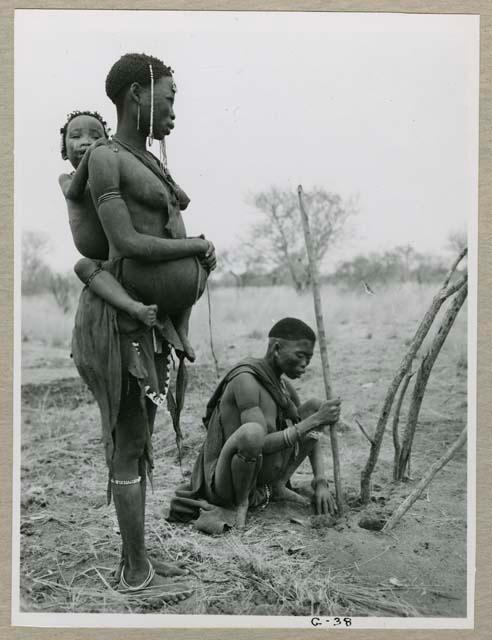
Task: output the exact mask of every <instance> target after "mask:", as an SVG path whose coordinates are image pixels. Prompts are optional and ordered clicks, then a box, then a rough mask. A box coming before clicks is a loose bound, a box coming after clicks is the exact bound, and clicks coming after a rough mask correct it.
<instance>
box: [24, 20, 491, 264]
mask: <svg viewBox="0 0 492 640" xmlns="http://www.w3.org/2000/svg"><path fill="white" fill-rule="evenodd" d="M478 33H479V21H478V17H476V16H459V15H454V16H453V15H446V16H444V15H410V14H405V15H404V14H356V13H344V14H342V13H278V12H275V13H265V12H167V11H166V12H164V11H163V12H146V11H131V12H130V11H47V10H43V11H28V10H22V11H16V17H15V218H16V222H17V223H18V224H20V225H21V229H22V230H26V229H32V230H39V231H43V232H44V233H45V234H47V235H48V237H49V239H50V250H49V252H48V254H47V256H46V259H47V261H48V262H49V264H50V266H51V267H52V268H53V269H55V270H60V271H66V270H69V269H71V268H72V266H73V264H74V263H75V262H76V260H77V259H78V257H79V255H78V253H77V251H76V250H75V248H74V246H73V242H72V239H71V235H70V230H69V226H68V216H67V213H66V206H65V203H64V199H63V196H62V194H61V191H60V188H59V186H58V176H59V174H60V173H65V172H68V171H70V170H71V167H69V166H68V162H66V161H63V160H62V159H61V156H60V151H59V144H60V140H59V129H60V127H61V126H62V125H63V124H64V122H65V120H66V115H67V114H68V113H69V112H70V111H72V110H74V109H90V110H97V111H99V112H100V113H102V114H103V116H104V117H105V119H106V120H107V121H108V123H109V124H110V126H111V128H112V129H113V131H114V130H115V128H116V112H115V108H114V105H113V104H112V103H111V102H110V100H109V99H108V98H107V97H106V95H105V91H104V82H105V78H106V75H107V73H108V71H109V69H110V68H111V66H112V64H113V63H114V62H116V60H117V59H118V58H119V57H120V56H121V55H123V54H124V53H128V52H134V51H135V52H145V53H149V54H152V55H155V56H157V57H158V58H161V59H162V60H163V61H164V62H165V63H166V64H169V65H170V66H171V67H172V68H173V69H174V71H175V79H176V83H177V86H178V92H177V96H176V102H175V111H176V123H175V124H176V127H175V129H174V131H173V133H172V134H171V136H169V138H168V139H167V150H168V163H169V168H170V170H171V173H172V174H173V177H174V178H175V179H176V180H177V182H178V183H179V184H180V185H181V186H182V187H183V188H184V189H185V191H186V192H187V193H188V195H189V196H190V197H191V205H190V207H189V208H188V210H187V211H186V212H185V213H184V216H185V222H186V225H187V229H188V232H189V234H190V235H196V234H197V233H202V232H203V233H205V234H206V235H207V237H209V238H210V239H212V240H213V241H214V243H215V245H216V248H217V253H218V255H219V256H220V252H221V251H224V250H226V249H228V248H230V247H232V246H236V247H240V242H241V239H242V238H244V237H245V235H246V234H247V231H248V229H249V228H250V227H251V225H252V224H253V223H254V222H255V221H257V220H259V216H260V215H261V214H259V213H258V212H257V211H256V210H255V209H254V208H253V207H252V206H251V205H250V204H248V202H250V198H251V195H252V194H254V193H257V192H260V191H263V190H267V189H269V188H270V187H271V186H277V187H279V188H284V189H292V190H294V189H296V187H297V185H298V184H302V185H303V187H304V190H309V188H310V187H313V186H315V185H317V186H320V187H323V188H325V189H326V190H328V191H331V192H335V193H339V194H340V195H341V196H342V197H343V198H345V199H347V200H348V199H351V198H356V199H357V203H358V210H359V213H358V214H357V216H356V218H355V219H354V222H353V224H352V226H351V229H350V234H348V236H347V238H346V239H345V240H344V241H343V242H342V243H341V244H340V245H339V246H337V247H335V248H333V249H331V250H330V251H329V254H328V257H327V261H326V265H325V268H327V269H328V270H329V269H330V268H332V267H333V266H334V265H335V264H336V263H337V262H338V261H340V260H346V259H350V258H351V257H353V256H354V255H355V254H358V253H369V252H372V251H384V250H387V249H390V248H392V247H394V246H397V245H402V244H408V243H410V244H412V245H413V246H414V248H415V249H416V250H418V251H423V252H429V253H435V254H440V253H442V252H443V251H444V250H445V248H446V244H447V238H448V236H449V234H450V233H451V232H453V231H459V230H463V229H465V228H466V225H467V223H469V222H470V220H471V219H472V218H473V217H474V216H476V210H477V180H478V79H479V75H478V74H479V65H478V50H479V49H478V47H479V36H478ZM154 153H156V154H158V146H157V143H156V144H155V148H154ZM300 232H301V231H300Z"/></svg>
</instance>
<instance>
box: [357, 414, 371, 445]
mask: <svg viewBox="0 0 492 640" xmlns="http://www.w3.org/2000/svg"><path fill="white" fill-rule="evenodd" d="M354 420H355V424H356V425H357V426H358V427H359V429H360V430H361V431H362V433H363V434H364V435H365V436H366V438H367V439H368V440H369V442H370V443H371V444H372V438H371V436H370V435H369V434H368V433H367V431H366V430H365V429H364V427H363V426H362V425H361V423H360V422H359V421H358V420H357V418H354Z"/></svg>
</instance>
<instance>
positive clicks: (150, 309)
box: [130, 300, 157, 327]
mask: <svg viewBox="0 0 492 640" xmlns="http://www.w3.org/2000/svg"><path fill="white" fill-rule="evenodd" d="M130 315H132V316H133V317H134V318H135V319H136V320H139V321H140V322H141V323H142V324H144V325H146V326H147V327H153V326H154V325H155V323H156V322H157V305H156V304H149V305H146V304H143V302H138V301H137V300H135V304H134V305H132V309H131V311H130Z"/></svg>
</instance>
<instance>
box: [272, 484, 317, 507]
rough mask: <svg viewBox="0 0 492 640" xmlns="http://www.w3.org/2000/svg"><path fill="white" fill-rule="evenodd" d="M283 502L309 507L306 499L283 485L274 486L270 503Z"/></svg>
mask: <svg viewBox="0 0 492 640" xmlns="http://www.w3.org/2000/svg"><path fill="white" fill-rule="evenodd" d="M284 500H285V501H287V502H295V503H296V504H300V505H302V506H304V507H309V506H310V504H311V503H310V501H309V500H308V499H307V498H305V497H304V496H301V495H300V494H299V493H296V492H295V491H292V489H287V487H286V486H285V485H275V486H274V487H273V490H272V501H273V502H282V501H284Z"/></svg>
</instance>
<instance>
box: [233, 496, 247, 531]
mask: <svg viewBox="0 0 492 640" xmlns="http://www.w3.org/2000/svg"><path fill="white" fill-rule="evenodd" d="M248 506H249V505H248V503H247V502H246V503H245V504H239V505H238V506H237V507H236V528H237V529H244V528H245V526H246V516H247V515H248Z"/></svg>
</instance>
